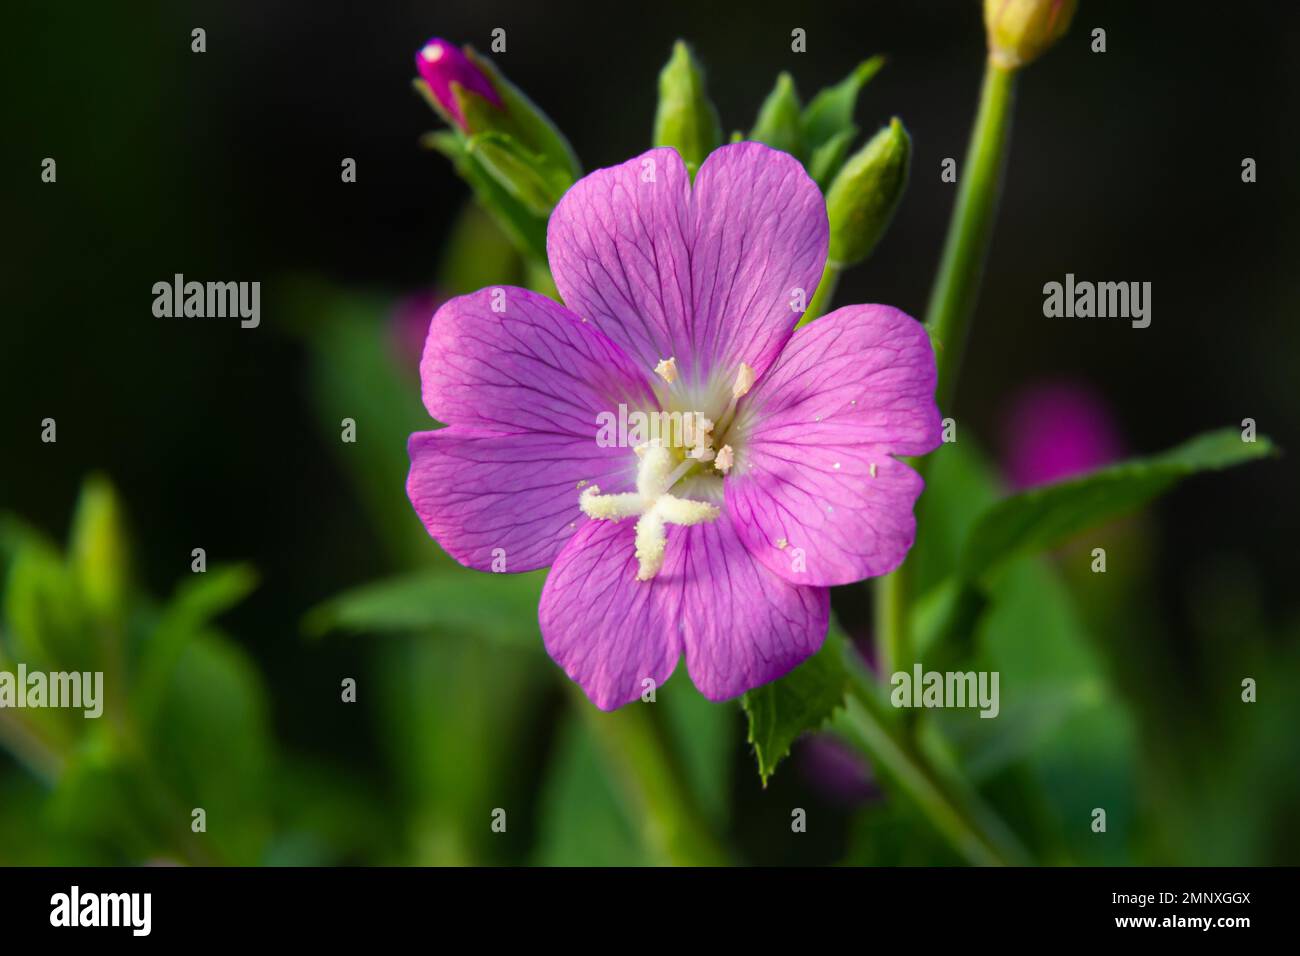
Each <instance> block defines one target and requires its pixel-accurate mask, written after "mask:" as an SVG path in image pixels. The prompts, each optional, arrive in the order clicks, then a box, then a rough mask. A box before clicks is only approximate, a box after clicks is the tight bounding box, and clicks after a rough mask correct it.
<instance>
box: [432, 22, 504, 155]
mask: <svg viewBox="0 0 1300 956" xmlns="http://www.w3.org/2000/svg"><path fill="white" fill-rule="evenodd" d="M415 66H416V69H418V70H419V72H420V78H421V79H423V80H424V82H425V83H426V84H427V85H428V87H429V93H430V94H431V96H432V103H433V105H434V106H435V107H436V108H437V109H438V110H439V112H441V113H443V114H444V115H445V116H446V118H447V120H448V122H450V123H453V124H455V125H456V126H457V127H458V128H459V129H460V130H461V132H463V133H468V132H470V129H469V125H468V121H467V119H466V116H465V110H464V107H463V104H462V102H461V97H462V96H463V95H464V93H472V94H475V95H477V96H481V97H482V98H483V99H485V100H487V101H488V102H489V103H491V104H492V105H493V106H495V107H497V108H498V109H500V108H501V105H502V104H501V97H500V96H498V95H497V91H496V90H494V89H493V88H492V84H491V83H490V82H488V78H487V77H486V76H484V75H483V72H482V71H481V70H480V69H479V68H478V67H477V66H475V65H474V64H473V63H471V62H470V60H469V58H468V57H466V56H465V54H464V53H462V52H461V51H460V50H458V49H457V48H456V47H455V45H453V44H451V43H448V42H447V41H446V40H443V39H441V38H439V37H434V38H433V39H432V40H430V41H429V42H428V43H426V44H425V45H424V46H422V47H421V48H420V52H419V53H417V54H416V55H415ZM456 87H460V89H461V90H463V91H464V92H463V93H458V92H457V90H456V89H455V88H456Z"/></svg>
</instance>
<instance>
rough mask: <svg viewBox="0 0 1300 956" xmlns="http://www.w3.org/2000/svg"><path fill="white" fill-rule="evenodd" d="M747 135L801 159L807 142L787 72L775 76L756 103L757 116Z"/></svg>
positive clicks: (792, 86)
mask: <svg viewBox="0 0 1300 956" xmlns="http://www.w3.org/2000/svg"><path fill="white" fill-rule="evenodd" d="M749 138H750V139H751V140H753V141H754V142H756V143H766V144H767V145H768V146H771V147H772V148H773V149H780V150H784V151H785V152H787V153H790V154H791V155H793V156H795V157H796V158H798V159H799V160H800V161H802V160H803V159H804V156H805V151H806V145H805V143H804V138H803V117H802V113H801V110H800V108H799V94H798V92H797V91H796V90H795V86H794V79H793V78H791V76H790V74H789V73H781V74H780V75H779V76H778V77H777V78H776V85H775V86H774V87H772V92H771V93H769V94H768V95H767V99H765V100H764V101H763V105H762V106H761V107H759V110H758V119H757V120H755V122H754V128H753V129H752V130H750V132H749Z"/></svg>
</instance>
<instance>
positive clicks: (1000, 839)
mask: <svg viewBox="0 0 1300 956" xmlns="http://www.w3.org/2000/svg"><path fill="white" fill-rule="evenodd" d="M879 695H880V691H879V690H878V689H877V688H876V686H875V685H874V684H873V683H872V682H871V681H870V679H869V678H867V677H866V676H863V675H860V674H858V673H856V672H855V673H854V675H853V681H852V684H851V687H850V693H849V696H848V697H847V698H846V700H845V708H844V710H843V711H842V712H841V713H840V714H838V715H837V716H836V718H835V722H836V726H837V729H839V730H840V732H841V735H842V736H843V737H845V738H846V739H847V740H848V741H849V742H850V743H852V744H854V745H855V746H857V747H858V748H859V749H861V750H862V751H863V752H864V753H865V754H866V756H867V758H868V759H869V760H870V761H871V764H872V766H873V767H875V768H877V770H878V771H880V772H882V773H883V774H884V775H886V776H888V777H889V778H890V779H892V780H893V781H894V783H895V784H896V785H897V786H898V788H899V789H900V790H901V791H903V792H904V793H906V794H907V796H908V797H909V798H910V800H911V801H912V803H913V804H914V805H915V806H916V807H917V808H918V809H919V810H920V811H921V813H922V814H924V815H925V817H926V819H928V820H929V821H930V823H931V824H932V825H933V826H934V828H935V830H936V831H937V832H938V833H939V834H940V835H941V836H942V837H943V838H944V839H945V840H946V841H947V842H948V843H949V845H951V846H952V848H953V849H954V850H955V851H956V852H957V853H958V854H959V855H960V856H962V857H963V858H964V859H966V860H967V861H968V862H970V863H973V864H975V865H977V866H1008V865H1024V864H1026V863H1028V862H1029V856H1028V854H1027V853H1026V851H1025V849H1024V848H1023V847H1022V846H1021V845H1020V842H1019V841H1018V840H1017V839H1016V837H1015V834H1013V833H1012V832H1011V830H1010V828H1009V827H1007V826H1006V824H1005V823H1003V822H1002V821H1001V819H999V818H998V817H997V815H996V814H995V813H994V812H993V811H992V810H991V809H990V808H989V807H987V806H986V805H985V804H984V803H983V802H982V801H981V800H980V799H979V796H978V795H977V794H976V793H974V791H972V790H971V789H970V788H969V787H967V786H965V785H964V784H962V783H960V782H959V781H955V780H952V779H945V777H944V775H942V774H940V773H939V772H938V771H937V770H936V769H935V768H934V767H933V766H932V765H931V764H930V762H929V761H927V760H926V759H925V757H924V756H923V755H922V754H921V753H920V752H919V751H918V750H917V749H916V748H914V747H913V746H911V745H910V744H909V743H908V741H907V739H906V733H905V732H904V731H903V730H901V729H900V728H898V727H897V726H896V725H897V721H896V720H895V719H894V715H893V714H891V713H890V711H889V708H888V706H887V705H886V704H885V703H884V702H883V701H882V700H881V699H880V696H879Z"/></svg>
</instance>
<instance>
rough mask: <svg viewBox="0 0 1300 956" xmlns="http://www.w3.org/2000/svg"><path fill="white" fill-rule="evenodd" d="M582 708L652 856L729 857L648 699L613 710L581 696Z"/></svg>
mask: <svg viewBox="0 0 1300 956" xmlns="http://www.w3.org/2000/svg"><path fill="white" fill-rule="evenodd" d="M578 697H579V698H580V699H578V700H575V702H574V706H576V707H577V708H578V710H579V711H580V712H581V713H582V714H583V716H584V718H585V719H586V720H587V723H588V725H589V726H590V727H591V729H592V731H593V732H594V734H595V736H596V739H597V741H598V743H599V744H600V748H601V750H602V752H603V753H604V756H605V760H606V764H607V765H608V766H609V767H610V769H611V770H612V771H613V773H612V774H611V776H612V777H613V779H614V782H615V785H616V787H617V789H618V791H619V792H620V793H621V795H622V796H623V798H624V802H625V804H626V805H627V808H628V812H629V816H630V817H631V819H632V821H633V824H634V825H637V824H640V826H639V832H640V833H641V836H642V838H643V839H644V841H645V844H646V846H647V847H648V848H649V850H650V852H651V854H652V856H654V857H655V858H656V859H657V861H658V862H660V863H662V864H668V865H672V866H724V865H726V864H727V863H728V862H729V861H728V859H727V856H726V854H725V853H724V852H723V850H722V848H721V847H720V846H719V845H718V844H717V842H716V840H715V839H714V837H713V835H712V834H711V833H710V832H709V831H708V829H707V828H706V827H705V826H704V824H703V823H702V822H701V821H702V820H703V815H702V813H701V811H700V809H699V807H697V806H696V805H695V801H694V800H693V799H692V798H691V796H690V790H689V788H688V786H687V782H686V779H685V776H684V774H683V773H682V769H681V767H680V766H679V765H678V763H677V761H676V760H675V759H674V758H673V756H672V751H671V748H670V747H669V744H668V741H667V740H666V739H665V737H664V733H663V729H662V727H661V726H660V725H659V723H658V721H656V720H655V718H654V715H653V714H652V713H651V708H652V707H653V705H651V704H642V703H639V702H633V703H631V704H628V705H627V706H626V707H623V708H622V709H620V710H617V711H614V712H613V713H602V712H601V711H598V710H596V708H594V707H593V706H592V705H591V703H590V702H589V701H587V700H586V699H585V698H582V697H581V694H578Z"/></svg>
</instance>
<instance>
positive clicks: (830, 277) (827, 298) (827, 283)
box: [795, 262, 843, 329]
mask: <svg viewBox="0 0 1300 956" xmlns="http://www.w3.org/2000/svg"><path fill="white" fill-rule="evenodd" d="M842 271H843V269H841V268H840V267H839V266H838V265H836V264H835V263H833V262H827V263H826V268H825V269H823V270H822V278H821V281H820V282H818V283H817V291H816V292H815V293H813V297H812V301H811V302H809V303H808V308H807V309H806V310H804V314H803V317H802V318H801V319H800V320H799V322H798V324H797V325H795V328H796V329H797V328H799V327H800V326H804V325H807V324H808V323H809V322H811V321H812V320H813V319H815V318H817V317H818V316H819V315H823V314H825V313H826V312H827V311H828V310H829V309H830V307H831V300H832V299H834V298H835V287H836V286H838V285H839V284H840V273H841V272H842Z"/></svg>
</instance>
